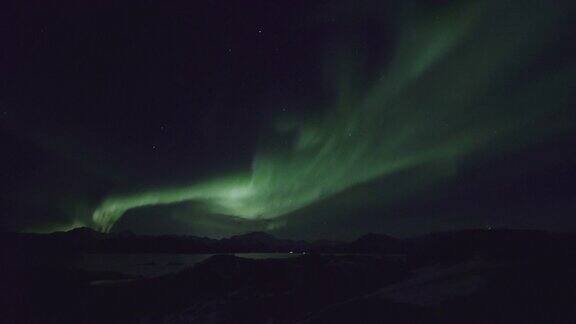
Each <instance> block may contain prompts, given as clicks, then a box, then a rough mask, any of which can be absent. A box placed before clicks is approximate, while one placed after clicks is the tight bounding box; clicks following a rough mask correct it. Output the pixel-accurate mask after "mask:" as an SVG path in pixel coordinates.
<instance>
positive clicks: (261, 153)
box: [92, 1, 573, 231]
mask: <svg viewBox="0 0 576 324" xmlns="http://www.w3.org/2000/svg"><path fill="white" fill-rule="evenodd" d="M546 3H548V2H546ZM546 3H544V2H543V1H526V2H524V3H523V4H522V7H519V6H518V5H512V4H510V3H508V2H506V1H504V2H503V1H484V2H481V1H479V2H475V3H474V4H471V3H467V4H462V3H460V4H458V5H457V6H443V7H442V8H440V9H434V10H433V11H432V12H430V10H429V9H427V11H426V12H423V11H420V10H422V9H419V8H417V7H410V8H408V7H407V8H405V10H404V11H403V12H402V13H401V15H402V16H401V19H399V21H401V26H400V27H399V31H400V35H399V38H398V40H397V43H396V46H395V52H394V53H393V55H392V59H391V60H389V61H388V62H387V64H386V66H383V67H379V68H378V69H377V71H379V75H380V77H379V78H377V79H376V80H374V81H371V82H369V81H367V80H365V79H366V78H364V79H362V78H361V76H359V75H358V73H357V72H354V71H351V70H353V68H350V67H351V66H354V65H355V63H356V62H354V61H353V60H352V59H347V60H343V61H342V62H340V64H339V66H341V67H345V68H341V69H339V70H338V71H346V72H342V73H339V75H341V77H340V78H339V81H338V82H335V83H337V84H338V87H337V89H336V91H335V93H337V95H336V96H335V99H334V100H333V105H332V106H331V107H327V108H325V109H323V110H322V111H323V112H324V115H323V116H320V117H315V118H302V119H300V120H294V119H288V118H280V119H279V121H278V122H277V123H276V124H275V130H274V132H273V133H272V134H267V136H265V140H264V141H263V142H264V143H262V146H261V147H260V148H259V150H258V153H257V154H256V155H255V156H254V158H253V161H252V167H251V169H250V170H246V172H244V173H239V174H233V175H230V176H227V177H223V178H216V179H212V180H208V181H204V182H199V183H196V184H191V185H189V186H181V187H161V188H156V189H151V190H146V191H135V192H133V193H132V194H125V195H114V196H109V197H107V198H106V199H104V200H103V201H102V202H101V204H100V205H99V206H98V207H97V208H96V209H95V210H94V212H93V215H92V218H93V221H94V224H95V227H97V228H98V229H100V230H104V231H109V230H111V229H112V227H113V226H114V224H115V223H116V222H117V221H118V220H119V219H120V218H121V217H122V215H123V214H124V213H125V212H126V211H128V210H131V209H135V208H141V207H147V206H154V205H161V204H175V203H182V202H194V203H197V204H200V205H202V206H205V208H206V212H207V213H210V214H212V213H213V214H223V215H229V216H235V217H240V218H244V219H250V220H257V219H274V218H277V217H279V216H282V215H286V214H289V213H292V212H295V211H297V210H299V209H301V208H303V207H305V206H308V205H310V204H312V203H314V202H316V201H318V200H321V199H323V198H325V197H329V196H332V195H334V194H337V193H340V192H343V191H344V190H346V189H349V188H351V187H353V186H357V185H361V184H364V183H367V182H369V181H372V180H374V179H385V177H386V176H389V175H391V174H395V173H398V172H404V171H407V170H411V169H417V168H418V167H421V166H425V165H442V166H444V169H445V168H446V166H447V167H448V169H449V170H452V172H448V173H446V172H444V173H442V174H441V175H439V177H440V176H441V177H446V176H449V174H451V173H454V172H456V168H457V167H458V161H459V160H460V159H461V158H463V157H464V156H465V155H466V154H470V153H472V152H474V151H476V150H479V149H481V148H482V147H484V146H486V145H493V143H508V144H509V143H512V145H520V144H522V143H524V142H526V141H528V140H531V139H534V138H539V137H542V136H544V135H545V132H546V129H547V128H550V127H547V125H543V124H542V123H544V122H543V120H544V118H543V116H550V115H553V116H557V115H558V114H559V113H560V112H562V111H564V110H565V109H566V107H564V105H563V104H562V99H561V98H562V97H563V96H565V95H566V92H567V89H566V86H564V85H563V81H564V80H565V79H566V78H567V77H568V76H569V72H571V71H573V68H572V67H570V69H562V70H559V71H557V72H554V73H549V74H546V75H539V76H538V77H536V78H533V79H532V80H530V81H527V82H522V83H521V84H519V85H518V84H514V83H513V80H515V78H517V77H518V76H519V75H520V74H521V73H522V72H523V71H524V70H525V69H526V68H527V67H529V66H530V64H532V63H533V62H532V60H533V59H534V58H535V57H537V56H538V55H540V54H541V53H542V52H543V51H545V49H546V45H547V43H546V40H547V39H551V37H550V36H551V35H553V34H554V33H555V21H557V20H558V19H562V15H561V12H559V11H558V10H557V9H556V8H554V6H553V5H552V4H546ZM527 30H530V34H529V35H528V34H527V32H526V31H527ZM568 70H570V71H568ZM337 74H338V73H337ZM352 80H355V81H352ZM368 84H369V85H368ZM536 124H538V125H539V126H538V127H534V125H536ZM542 126H544V127H542ZM558 126H559V125H554V126H552V127H554V128H556V129H558ZM541 130H542V131H541ZM502 145H504V144H502ZM190 217H194V215H190Z"/></svg>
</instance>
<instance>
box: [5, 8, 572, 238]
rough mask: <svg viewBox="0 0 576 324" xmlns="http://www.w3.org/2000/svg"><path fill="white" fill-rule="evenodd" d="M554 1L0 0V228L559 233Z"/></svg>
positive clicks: (565, 76)
mask: <svg viewBox="0 0 576 324" xmlns="http://www.w3.org/2000/svg"><path fill="white" fill-rule="evenodd" d="M575 7H576V5H575V4H574V1H571V0H566V1H543V0H527V1H505V0H504V1H503V0H498V1H496V0H494V1H492V0H486V1H449V0H446V1H432V0H428V1H423V0H420V1H416V0H413V1H364V0H362V1H308V0H295V1H277V0H266V1H264V0H263V1H260V0H258V1H240V0H234V1H216V0H211V1H208V0H202V1H184V0H164V1H136V2H127V1H112V0H99V1H80V0H64V1H46V0H42V1H41V0H32V1H17V0H10V1H3V2H2V4H1V5H0V38H1V39H2V42H1V44H2V47H1V49H0V72H1V74H2V78H1V79H0V144H1V147H2V153H1V155H0V156H1V157H0V167H1V169H2V173H1V174H2V178H1V179H2V181H1V183H0V188H1V196H0V197H1V198H0V199H1V200H0V201H1V202H0V203H1V205H0V215H1V218H0V221H1V223H0V225H1V227H0V229H2V230H11V231H29V232H52V231H58V230H69V229H72V228H75V227H79V226H89V227H92V228H95V229H98V230H102V231H112V232H117V231H124V230H130V231H133V232H136V233H149V234H164V233H168V234H192V235H202V236H213V237H222V236H229V235H232V234H238V233H243V232H246V231H255V230H264V231H269V232H271V233H273V234H276V235H278V236H282V237H291V238H305V239H313V238H328V239H351V238H355V237H357V236H359V235H362V234H365V233H367V232H380V233H387V234H390V235H395V236H412V235H418V234H424V233H428V232H433V231H444V230H454V229H463V228H478V227H479V228H501V227H511V228H537V229H545V230H554V231H574V230H576V218H575V216H576V213H575V212H576V185H575V184H576V117H575V114H574V111H573V110H574V104H575V103H576V101H575V100H574V93H576V87H575V85H576V83H575V81H576V80H575V77H574V75H575V72H576V61H575V58H576V55H575V54H576V48H575V46H574V44H576V36H575V34H574V32H573V31H574V30H576V26H575V25H576V21H575V20H574V14H575V13H576V10H575V9H576V8H575Z"/></svg>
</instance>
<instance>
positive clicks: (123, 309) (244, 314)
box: [0, 230, 576, 323]
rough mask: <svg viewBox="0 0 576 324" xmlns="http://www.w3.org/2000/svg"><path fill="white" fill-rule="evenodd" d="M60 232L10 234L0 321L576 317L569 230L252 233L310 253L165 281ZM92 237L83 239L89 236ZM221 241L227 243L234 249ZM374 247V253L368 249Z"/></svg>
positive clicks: (225, 263)
mask: <svg viewBox="0 0 576 324" xmlns="http://www.w3.org/2000/svg"><path fill="white" fill-rule="evenodd" d="M62 235H63V234H61V235H60V237H59V238H58V239H57V241H58V240H59V241H58V242H57V243H54V239H49V238H46V237H34V238H30V237H28V236H14V235H12V234H6V235H4V236H3V237H2V270H1V271H2V274H1V275H2V276H1V283H2V288H1V290H2V293H1V294H0V298H1V300H0V303H1V304H0V306H1V309H0V322H1V323H427V322H430V323H446V322H450V323H452V322H454V323H574V322H575V320H576V307H575V303H576V302H575V301H576V280H574V278H575V276H574V275H575V274H576V262H574V260H576V258H575V257H576V237H574V236H571V235H561V234H551V233H546V232H539V231H515V230H496V231H487V230H469V231H459V232H451V233H439V234H435V235H428V236H424V237H419V238H414V239H409V240H396V239H392V238H390V237H388V236H384V235H368V236H365V237H363V238H361V239H359V240H358V241H355V242H351V243H335V242H323V243H322V242H316V243H314V244H307V243H302V242H298V243H294V242H290V241H286V240H276V241H281V242H282V243H278V242H276V243H273V241H275V240H274V239H273V238H271V237H268V236H263V235H262V234H256V235H255V234H251V235H248V236H245V237H237V238H236V242H235V243H234V244H236V245H237V246H242V247H243V248H242V249H247V248H249V247H250V248H252V249H253V250H258V248H257V247H259V248H260V249H261V250H262V249H264V250H266V249H267V248H266V246H267V245H266V242H267V243H268V244H271V245H274V244H277V245H274V246H275V250H283V249H285V248H295V247H296V245H293V244H298V245H297V247H298V248H300V249H301V250H302V251H301V252H306V254H302V255H301V256H299V257H295V258H286V259H263V260H253V259H244V258H239V257H236V256H233V255H217V256H214V257H211V258H209V259H207V260H205V261H203V262H201V263H199V264H197V265H195V266H192V267H188V268H186V269H185V270H183V271H180V272H178V273H175V274H170V275H165V276H161V277H156V278H141V277H130V276H127V275H123V274H119V273H99V272H89V271H83V270H78V269H74V268H72V267H71V266H69V264H70V263H69V259H71V258H74V252H75V248H76V249H78V248H79V247H80V248H82V249H84V248H86V246H84V245H82V244H81V243H77V244H76V247H75V248H70V249H65V248H64V246H65V245H61V244H64V243H63V242H68V243H67V244H69V243H70V242H71V241H70V240H72V241H74V240H76V241H78V240H79V239H78V235H79V233H72V234H69V235H76V236H75V237H74V238H72V239H70V238H67V239H64V240H62ZM85 235H87V234H86V233H83V234H81V235H80V236H82V239H80V240H79V242H85V243H86V242H91V240H92V239H86V238H85V237H84V236H85ZM92 235H96V234H94V233H89V234H88V236H92ZM101 239H102V238H101V237H100V238H98V240H101ZM131 239H133V238H131ZM34 240H40V242H42V245H43V246H44V247H45V248H43V249H42V248H39V247H38V245H37V244H38V242H36V243H31V241H34ZM228 240H229V239H228ZM50 242H52V243H50ZM224 242H225V243H229V242H230V241H224ZM241 242H244V243H241ZM247 242H248V243H247ZM90 244H92V243H90ZM90 244H88V245H90ZM116 244H119V243H118V242H116ZM154 244H156V243H154ZM154 244H152V245H151V246H154ZM211 244H215V245H214V246H220V248H221V249H222V250H220V251H221V252H226V251H225V250H226V249H229V250H230V249H233V246H234V244H230V245H227V246H226V248H225V247H222V245H218V244H220V243H217V242H212V243H211ZM251 244H252V246H251ZM254 244H256V245H255V246H254ZM56 246H58V247H59V248H60V250H54V247H56ZM91 248H94V245H92V247H91ZM133 248H134V246H132V247H131V249H133ZM180 248H181V249H185V248H183V247H182V246H180ZM34 249H36V250H39V249H40V250H41V252H42V253H34V252H33V250H34ZM370 249H371V250H373V252H374V253H371V254H365V253H366V251H367V250H370ZM268 250H269V249H268ZM330 250H334V251H333V252H334V253H329V252H330ZM24 251H25V252H26V254H25V255H24V254H23V252H24ZM229 252H230V251H229ZM335 252H338V253H335Z"/></svg>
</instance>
